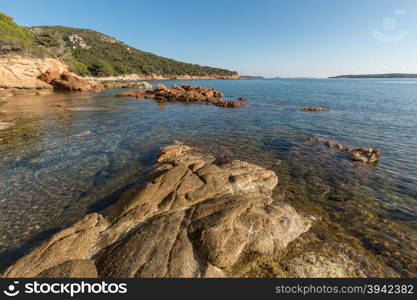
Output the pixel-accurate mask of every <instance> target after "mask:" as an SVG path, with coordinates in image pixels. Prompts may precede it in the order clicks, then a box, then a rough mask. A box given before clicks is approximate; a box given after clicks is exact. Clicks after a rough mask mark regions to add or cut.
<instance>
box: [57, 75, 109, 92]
mask: <svg viewBox="0 0 417 300" xmlns="http://www.w3.org/2000/svg"><path fill="white" fill-rule="evenodd" d="M49 83H50V84H51V85H52V86H53V87H54V89H55V90H62V91H77V92H99V91H101V90H102V89H103V88H102V86H100V85H97V84H96V83H95V82H90V81H87V80H85V79H83V78H82V77H80V76H77V75H75V74H74V73H71V72H68V71H65V72H63V73H62V74H61V75H60V76H59V77H56V78H54V79H53V80H51V81H50V82H49Z"/></svg>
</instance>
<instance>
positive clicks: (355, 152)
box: [313, 138, 381, 164]
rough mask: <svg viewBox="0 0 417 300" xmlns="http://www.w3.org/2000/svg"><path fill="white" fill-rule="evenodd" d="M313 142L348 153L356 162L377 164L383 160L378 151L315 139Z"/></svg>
mask: <svg viewBox="0 0 417 300" xmlns="http://www.w3.org/2000/svg"><path fill="white" fill-rule="evenodd" d="M313 140H314V141H316V142H319V143H322V144H323V145H325V146H326V147H329V148H336V149H338V150H344V151H346V152H347V153H349V156H350V158H351V159H352V160H353V161H356V162H363V163H369V164H376V163H377V162H378V161H379V160H380V158H381V152H380V151H379V150H378V149H373V148H369V147H359V148H352V147H349V146H345V145H342V144H340V143H337V142H334V141H328V140H322V139H320V138H315V139H313Z"/></svg>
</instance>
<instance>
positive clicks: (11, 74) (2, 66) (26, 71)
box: [0, 56, 67, 89]
mask: <svg viewBox="0 0 417 300" xmlns="http://www.w3.org/2000/svg"><path fill="white" fill-rule="evenodd" d="M64 71H67V67H66V66H65V65H64V64H63V63H61V62H60V61H58V60H56V59H52V58H44V59H40V58H23V57H21V56H1V57H0V87H2V88H18V89H52V88H53V87H52V86H51V85H50V84H48V83H47V82H45V81H43V80H41V79H40V77H41V76H43V75H44V74H45V73H47V72H49V73H51V74H53V75H54V76H59V75H60V74H62V73H63V72H64Z"/></svg>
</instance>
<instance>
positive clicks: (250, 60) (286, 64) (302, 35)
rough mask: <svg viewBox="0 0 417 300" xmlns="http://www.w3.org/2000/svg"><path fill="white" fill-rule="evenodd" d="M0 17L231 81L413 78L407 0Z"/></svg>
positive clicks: (86, 0) (77, 0)
mask: <svg viewBox="0 0 417 300" xmlns="http://www.w3.org/2000/svg"><path fill="white" fill-rule="evenodd" d="M0 11H3V12H5V13H7V14H9V15H11V16H13V17H14V18H15V21H16V22H17V23H19V24H21V25H24V26H35V25H64V26H72V27H81V28H90V29H94V30H97V31H100V32H103V33H105V34H108V35H110V36H113V37H115V38H117V39H119V40H121V41H123V42H125V43H127V44H129V45H132V46H134V47H136V48H139V49H141V50H145V51H150V52H153V53H155V54H158V55H162V56H166V57H170V58H174V59H178V60H181V61H186V62H192V63H198V64H202V65H209V66H218V67H224V68H228V69H232V70H236V71H238V72H239V73H240V74H248V75H264V76H269V77H271V76H288V77H295V76H309V77H326V76H330V75H336V74H352V73H354V74H364V73H388V72H402V73H417V1H416V0H396V1H392V0H350V1H342V0H340V1H339V0H257V1H254V0H252V1H246V0H240V1H237V0H222V1H220V0H210V1H208V0H188V1H185V0H177V1H175V0H171V1H168V0H165V1H164V0H152V1H149V0H147V1H142V0H118V1H111V0H101V1H99V0H71V1H56V0H30V1H28V0H0Z"/></svg>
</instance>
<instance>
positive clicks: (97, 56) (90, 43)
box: [29, 26, 236, 76]
mask: <svg viewBox="0 0 417 300" xmlns="http://www.w3.org/2000/svg"><path fill="white" fill-rule="evenodd" d="M29 30H30V31H31V32H32V33H33V34H34V35H35V37H36V39H35V42H36V43H37V44H38V45H41V46H44V47H45V48H47V49H49V50H53V51H52V53H58V55H61V56H62V57H64V58H66V59H67V60H68V62H69V63H70V64H71V66H72V68H73V69H74V71H75V72H77V73H79V74H81V75H88V74H91V75H96V76H108V75H119V74H129V73H139V74H152V73H155V74H159V75H235V74H236V72H231V71H228V70H224V69H218V68H210V67H203V66H199V65H195V64H188V63H183V62H179V61H176V60H173V59H168V58H165V57H161V56H158V55H155V54H152V53H149V52H144V51H141V50H138V49H135V48H133V47H130V46H128V45H126V44H124V43H123V42H120V41H118V40H116V39H114V38H112V37H109V36H107V35H104V34H102V33H99V32H96V31H94V30H89V29H78V28H70V27H63V26H40V27H33V28H30V29H29Z"/></svg>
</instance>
